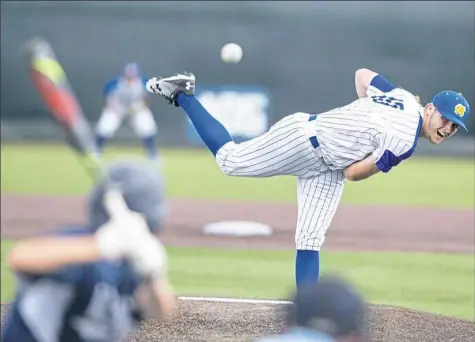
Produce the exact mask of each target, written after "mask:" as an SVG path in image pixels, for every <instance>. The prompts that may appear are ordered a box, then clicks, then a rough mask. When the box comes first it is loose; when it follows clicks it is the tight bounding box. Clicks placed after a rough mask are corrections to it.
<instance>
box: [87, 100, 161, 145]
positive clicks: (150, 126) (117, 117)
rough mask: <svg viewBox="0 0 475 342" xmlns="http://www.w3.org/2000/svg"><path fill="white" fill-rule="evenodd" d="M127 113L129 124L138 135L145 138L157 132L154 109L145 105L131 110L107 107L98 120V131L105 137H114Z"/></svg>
mask: <svg viewBox="0 0 475 342" xmlns="http://www.w3.org/2000/svg"><path fill="white" fill-rule="evenodd" d="M127 114H128V119H129V124H130V126H131V127H132V129H133V131H134V133H135V135H136V136H137V137H139V138H140V139H144V138H148V137H151V136H153V135H155V134H157V131H158V129H157V124H156V122H155V120H154V118H153V114H152V111H151V110H150V109H149V108H147V107H145V106H141V107H139V108H137V109H136V110H132V111H130V112H129V111H128V109H127V108H124V107H120V106H115V107H105V108H104V109H103V111H102V113H101V116H100V118H99V121H98V122H97V126H96V132H97V133H98V134H99V135H101V136H103V137H104V138H107V139H109V138H112V137H113V136H114V134H115V133H116V132H117V129H118V128H119V127H120V125H121V124H122V121H123V120H124V118H125V116H126V115H127Z"/></svg>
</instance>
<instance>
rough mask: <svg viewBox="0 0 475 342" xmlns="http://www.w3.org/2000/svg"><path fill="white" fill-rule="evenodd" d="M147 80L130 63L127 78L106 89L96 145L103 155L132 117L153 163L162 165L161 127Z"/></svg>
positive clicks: (136, 67) (110, 83)
mask: <svg viewBox="0 0 475 342" xmlns="http://www.w3.org/2000/svg"><path fill="white" fill-rule="evenodd" d="M145 83H146V79H144V78H142V77H141V76H140V72H139V67H138V66H137V64H135V63H128V64H127V65H126V66H125V67H124V72H123V75H121V76H119V77H118V78H114V79H112V80H110V81H109V82H108V83H107V84H106V85H105V87H104V90H103V95H104V99H105V106H104V108H103V110H102V113H101V116H100V118H99V121H98V122H97V126H96V142H97V149H98V151H99V154H102V150H103V149H104V146H105V143H106V141H107V140H108V139H110V138H112V137H113V136H114V134H115V133H116V132H117V129H118V128H119V127H120V125H121V124H122V121H123V120H124V118H125V117H126V116H128V119H129V124H130V125H131V127H132V129H133V131H134V133H135V134H136V136H137V137H138V138H139V139H141V140H142V143H143V146H144V147H145V150H146V151H147V155H148V157H149V158H150V159H152V160H155V161H157V162H158V153H157V150H156V146H155V144H156V141H155V140H156V135H157V124H156V122H155V120H154V118H153V114H152V111H151V110H150V108H149V107H148V106H149V102H148V99H147V91H146V89H145Z"/></svg>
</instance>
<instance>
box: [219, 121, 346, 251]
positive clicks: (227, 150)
mask: <svg viewBox="0 0 475 342" xmlns="http://www.w3.org/2000/svg"><path fill="white" fill-rule="evenodd" d="M311 117H312V116H311V115H309V114H306V113H295V114H291V115H288V116H286V117H284V118H283V119H281V120H280V121H278V122H277V123H276V124H274V125H273V126H272V127H271V128H270V129H269V131H268V132H267V133H265V134H263V135H261V136H259V137H257V138H254V139H251V140H248V141H246V142H243V143H239V144H238V143H234V142H228V143H227V144H225V145H224V146H222V147H221V148H220V149H219V151H218V153H217V154H216V161H217V163H218V165H219V167H220V168H221V170H222V171H223V172H224V173H225V174H226V175H230V176H238V177H272V176H280V175H292V176H296V177H297V203H298V218H297V228H296V232H295V244H296V247H297V249H302V250H315V251H319V250H320V248H321V247H322V245H323V242H324V240H325V233H326V231H327V230H328V228H329V226H330V224H331V221H332V219H333V217H334V215H335V212H336V210H337V208H338V205H339V203H340V200H341V196H342V194H343V188H344V183H345V177H344V175H343V170H330V169H329V168H328V166H327V165H326V164H325V161H324V160H323V157H322V155H321V151H320V147H319V146H318V140H315V137H314V135H315V133H313V132H312V127H311V125H310V124H309V120H310V119H311ZM311 138H312V139H314V140H313V142H316V144H315V145H314V144H313V142H312V140H311Z"/></svg>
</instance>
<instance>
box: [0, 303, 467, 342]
mask: <svg viewBox="0 0 475 342" xmlns="http://www.w3.org/2000/svg"><path fill="white" fill-rule="evenodd" d="M6 308H8V305H2V323H3V320H4V314H5V312H6ZM282 308H283V306H281V305H266V304H241V303H239V304H238V303H215V302H193V301H179V314H178V315H177V317H176V318H175V319H173V320H171V321H170V322H168V323H167V324H163V323H156V322H147V323H145V324H143V325H142V326H141V327H140V329H139V330H138V331H137V332H136V333H135V334H133V335H131V336H130V337H129V338H128V340H127V341H128V342H146V341H147V342H148V341H170V342H172V341H177V342H178V341H179V342H182V341H207V342H213V341H233V342H240V341H253V340H255V339H256V338H259V337H261V336H264V335H267V334H275V333H278V332H280V331H281V329H282V327H283V323H284V314H283V311H282ZM368 320H369V327H368V328H369V336H370V339H369V340H370V341H384V342H416V341H417V342H426V341H427V342H449V341H450V342H468V341H473V337H474V333H475V330H474V328H475V324H474V322H470V321H465V320H459V319H456V318H451V317H445V316H440V315H433V314H429V313H425V312H418V311H413V310H408V309H404V308H397V307H390V306H381V305H371V306H370V312H369V315H368Z"/></svg>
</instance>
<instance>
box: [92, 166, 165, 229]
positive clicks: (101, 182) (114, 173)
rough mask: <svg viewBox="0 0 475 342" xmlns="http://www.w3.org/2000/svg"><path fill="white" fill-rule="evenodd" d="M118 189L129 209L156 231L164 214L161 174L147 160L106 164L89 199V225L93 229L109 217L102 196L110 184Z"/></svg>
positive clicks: (160, 225)
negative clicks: (141, 216)
mask: <svg viewBox="0 0 475 342" xmlns="http://www.w3.org/2000/svg"><path fill="white" fill-rule="evenodd" d="M111 186H114V187H117V188H118V189H120V191H121V193H122V196H123V197H124V200H125V203H126V204H127V206H128V207H129V209H130V210H132V211H135V212H138V213H141V214H143V215H144V217H145V219H146V221H147V225H148V227H149V229H150V231H151V232H153V233H156V232H158V231H159V230H160V229H161V227H162V223H163V219H164V216H165V201H164V185H163V181H162V177H161V176H160V174H159V173H158V172H157V170H156V168H154V166H153V164H151V163H149V162H148V161H142V160H141V161H136V160H121V161H117V162H114V163H112V164H110V165H109V166H108V167H107V168H105V169H104V170H103V172H102V174H101V177H100V178H99V179H98V181H97V182H96V184H95V185H94V188H93V190H92V192H91V195H90V197H89V202H88V218H89V222H88V223H89V227H90V228H91V229H92V230H93V231H95V230H97V229H98V228H99V227H100V226H102V225H103V224H105V223H106V222H107V221H108V220H109V216H108V214H107V213H106V211H105V208H104V205H103V197H104V194H105V193H106V191H107V190H108V189H109V188H110V187H111Z"/></svg>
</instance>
